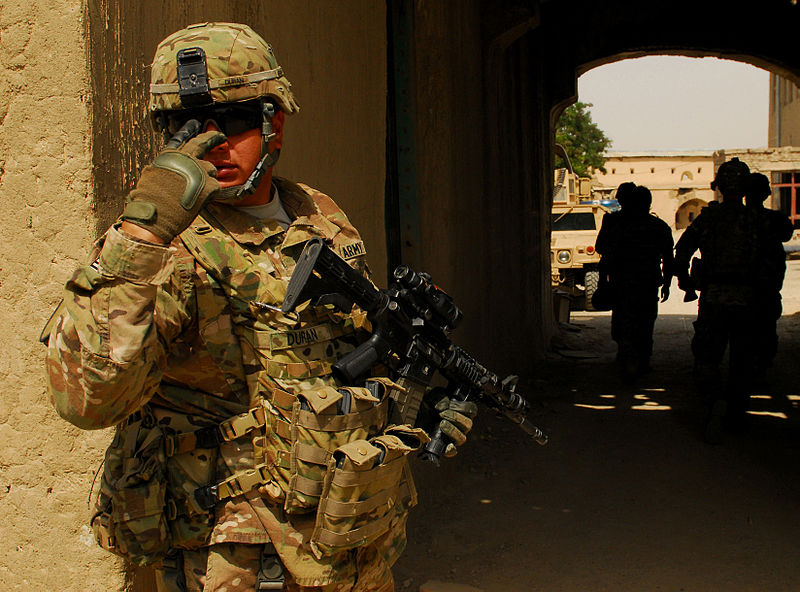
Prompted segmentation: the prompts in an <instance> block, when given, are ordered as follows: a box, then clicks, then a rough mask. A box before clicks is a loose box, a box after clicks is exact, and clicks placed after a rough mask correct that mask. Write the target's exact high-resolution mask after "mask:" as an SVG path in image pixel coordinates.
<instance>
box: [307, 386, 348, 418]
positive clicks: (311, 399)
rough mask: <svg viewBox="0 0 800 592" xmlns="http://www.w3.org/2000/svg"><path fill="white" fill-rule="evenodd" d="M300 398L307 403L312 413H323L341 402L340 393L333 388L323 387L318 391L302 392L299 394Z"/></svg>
mask: <svg viewBox="0 0 800 592" xmlns="http://www.w3.org/2000/svg"><path fill="white" fill-rule="evenodd" d="M300 397H301V398H303V399H305V400H306V401H307V402H308V406H309V407H311V409H313V410H314V413H325V411H326V410H327V409H329V408H330V407H331V406H333V405H336V403H338V402H339V401H340V400H341V398H342V393H340V392H339V391H337V390H336V389H335V388H333V387H330V386H323V387H321V388H318V389H314V390H307V391H303V392H302V393H300Z"/></svg>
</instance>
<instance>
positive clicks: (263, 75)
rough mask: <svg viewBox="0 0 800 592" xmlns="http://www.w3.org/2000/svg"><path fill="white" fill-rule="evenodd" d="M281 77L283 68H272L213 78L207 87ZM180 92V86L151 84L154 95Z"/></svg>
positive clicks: (175, 84) (219, 86)
mask: <svg viewBox="0 0 800 592" xmlns="http://www.w3.org/2000/svg"><path fill="white" fill-rule="evenodd" d="M281 76H283V68H280V67H278V68H274V69H272V70H264V71H262V72H253V73H252V74H244V75H242V76H229V77H227V78H213V79H211V80H209V81H208V86H209V88H211V89H216V88H225V87H228V86H241V85H243V84H256V83H258V82H263V81H264V80H275V79H276V78H280V77H281ZM179 90H180V85H179V84H177V83H172V84H151V85H150V92H151V93H152V94H154V95H158V94H166V93H176V92H178V91H179Z"/></svg>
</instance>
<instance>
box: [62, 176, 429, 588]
mask: <svg viewBox="0 0 800 592" xmlns="http://www.w3.org/2000/svg"><path fill="white" fill-rule="evenodd" d="M274 182H275V184H276V186H277V189H278V195H279V196H280V199H281V201H282V203H283V205H284V208H285V209H286V211H287V213H288V214H289V216H290V217H291V218H292V219H293V221H292V223H291V225H290V226H289V228H288V229H287V230H286V231H284V230H283V229H282V228H281V227H280V226H279V225H278V224H277V223H276V222H275V221H259V220H257V219H255V218H252V217H250V216H248V215H247V214H244V213H242V212H239V211H238V210H236V209H234V208H231V207H228V206H225V205H220V204H212V205H210V206H208V208H207V209H206V211H205V212H204V213H203V214H202V215H201V216H200V217H198V218H197V219H196V220H195V222H194V223H193V224H192V225H191V226H190V227H189V228H188V229H187V230H186V231H184V233H183V234H182V235H181V236H180V237H178V238H176V239H175V241H173V243H172V244H171V245H170V246H169V247H160V246H156V245H151V244H147V243H142V242H138V241H135V240H131V239H130V238H127V237H126V236H124V235H123V234H122V233H121V232H120V231H119V230H117V229H116V228H111V229H110V230H109V231H108V233H107V234H106V236H105V237H104V239H103V240H102V241H100V243H99V244H98V249H97V251H96V253H95V255H94V261H93V263H92V264H90V265H88V266H86V267H82V268H80V269H78V271H76V273H75V274H74V275H73V277H72V278H71V279H70V280H69V282H68V283H67V287H66V293H65V294H66V295H65V300H64V303H63V305H62V309H61V312H60V313H58V314H57V315H55V316H54V319H53V320H52V321H51V323H50V325H51V329H50V338H49V345H48V355H47V373H48V380H49V391H50V395H51V398H52V402H53V404H54V405H55V407H56V409H57V410H58V412H59V414H60V415H61V416H62V417H64V418H65V419H67V420H68V421H70V422H71V423H73V424H75V425H77V426H79V427H81V428H84V429H95V428H102V427H107V426H117V433H116V436H115V439H114V442H113V443H112V445H111V447H110V448H109V451H108V453H107V455H106V467H105V473H104V479H103V486H102V487H101V489H100V493H99V496H98V502H97V512H96V515H95V517H94V521H93V526H94V528H95V533H96V535H97V537H98V541H99V542H100V544H101V545H103V546H105V547H107V548H110V549H111V550H112V551H115V552H118V553H120V554H122V555H124V556H127V557H128V558H129V559H132V560H133V561H136V562H138V563H141V564H146V563H153V562H155V561H158V560H159V558H160V557H162V556H163V553H164V552H165V551H167V550H168V549H172V548H185V549H192V548H198V547H202V546H206V545H209V544H214V543H221V542H228V543H230V542H233V543H251V544H261V543H267V542H272V543H274V544H275V546H276V548H277V550H278V552H279V554H280V555H281V558H282V559H283V561H284V563H285V564H286V567H287V569H288V570H289V571H290V572H291V573H292V574H293V576H294V577H295V579H296V580H297V581H298V583H299V584H300V585H325V584H327V583H331V582H337V581H345V580H348V579H351V578H352V577H353V575H354V570H355V569H356V563H357V561H358V560H357V558H356V555H357V553H360V552H362V551H365V552H366V551H368V552H369V554H370V556H372V557H379V558H380V559H379V560H380V561H385V562H386V563H388V564H389V565H390V564H391V563H393V562H394V560H395V559H396V557H397V556H398V555H399V553H400V552H401V551H402V548H403V546H404V543H405V539H404V527H405V518H406V511H407V508H408V507H409V506H410V505H413V504H414V503H415V498H416V494H415V492H414V489H413V483H412V481H411V478H410V475H409V474H408V467H407V462H406V459H405V455H406V454H407V452H409V451H410V450H412V449H414V446H415V442H419V441H420V440H421V439H423V438H424V436H422V435H420V434H419V433H417V432H416V431H415V430H413V429H411V428H408V427H402V426H400V427H389V428H388V429H387V424H388V413H387V410H388V404H389V397H388V394H387V391H389V390H390V389H392V388H395V387H396V385H394V384H393V383H391V381H389V380H388V379H375V380H374V381H373V382H372V384H371V385H367V386H369V387H370V388H363V387H362V388H342V387H340V386H339V385H337V384H336V383H335V381H334V380H333V378H332V376H331V374H330V368H331V365H332V363H333V362H335V361H336V359H338V358H339V357H340V356H342V355H344V354H345V353H347V352H349V351H351V350H352V349H353V348H354V347H355V346H357V344H358V343H359V341H360V339H362V338H363V337H362V336H360V335H359V334H360V332H361V331H362V330H363V327H364V325H365V323H366V321H365V319H364V318H363V316H362V315H360V314H358V313H349V314H344V313H341V312H339V311H336V310H334V309H332V308H331V307H311V306H308V307H306V308H305V309H304V310H301V311H300V312H299V316H292V315H284V314H282V313H281V312H280V310H279V307H280V305H281V303H282V301H283V297H284V293H285V290H286V285H287V282H288V279H289V277H290V275H291V272H292V270H293V267H294V264H295V261H296V258H297V257H298V256H299V254H300V251H301V249H302V245H303V243H304V242H305V241H306V240H308V239H310V238H313V237H322V238H324V239H326V240H327V241H328V243H329V244H330V245H331V247H332V248H333V249H334V250H335V251H336V252H337V253H338V254H339V255H340V256H342V258H344V259H345V260H347V261H348V262H349V263H350V264H351V265H353V266H354V267H355V268H357V269H360V270H362V271H363V272H364V273H367V270H366V263H365V257H364V255H365V249H364V245H363V242H362V241H361V239H360V237H359V235H358V233H357V231H356V230H355V228H354V227H353V226H352V225H351V223H350V222H349V220H348V219H347V217H346V216H345V215H344V213H343V212H342V211H341V210H340V209H339V208H338V206H336V204H335V203H334V202H333V201H332V200H331V199H330V198H329V197H327V196H325V195H324V194H321V193H319V192H317V191H315V190H313V189H310V188H308V187H306V186H303V185H298V184H294V183H292V182H289V181H286V180H283V179H279V178H276V179H275V180H274ZM344 401H347V404H346V405H344V406H343V402H344ZM415 439H416V440H415ZM120 491H121V492H122V499H123V502H120V501H119V499H120V493H119V492H120ZM115 495H116V497H114V496H115ZM126 496H127V497H126ZM337 496H338V498H337V499H328V498H329V497H331V498H333V497H337ZM112 498H113V499H114V500H116V502H115V503H116V505H117V506H124V507H123V508H121V509H120V508H119V507H113V506H114V503H112V502H111V500H112ZM320 500H322V501H320ZM154 516H155V518H154ZM116 539H119V540H116ZM122 539H125V542H123V541H122ZM131 541H134V542H131ZM126 545H127V548H120V547H121V546H122V547H124V546H126ZM115 546H116V549H115ZM361 562H362V563H363V557H362V560H361Z"/></svg>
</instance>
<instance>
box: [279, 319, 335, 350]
mask: <svg viewBox="0 0 800 592" xmlns="http://www.w3.org/2000/svg"><path fill="white" fill-rule="evenodd" d="M331 339H333V332H332V331H331V328H330V325H317V326H316V327H305V328H303V329H297V330H295V331H285V332H281V333H274V334H272V335H270V337H269V347H270V349H271V350H272V351H279V350H282V349H291V348H293V347H301V346H303V345H311V344H313V343H319V342H321V341H330V340H331Z"/></svg>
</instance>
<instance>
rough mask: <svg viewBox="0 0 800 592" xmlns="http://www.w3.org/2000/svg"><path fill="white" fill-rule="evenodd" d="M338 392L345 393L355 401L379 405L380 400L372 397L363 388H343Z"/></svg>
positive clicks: (367, 390)
mask: <svg viewBox="0 0 800 592" xmlns="http://www.w3.org/2000/svg"><path fill="white" fill-rule="evenodd" d="M339 390H340V391H347V392H348V393H350V395H351V396H352V397H353V399H354V400H356V401H364V402H366V403H380V402H381V400H380V399H379V398H378V397H376V396H374V395H373V394H372V393H371V392H369V389H366V388H364V387H363V386H343V387H339Z"/></svg>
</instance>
